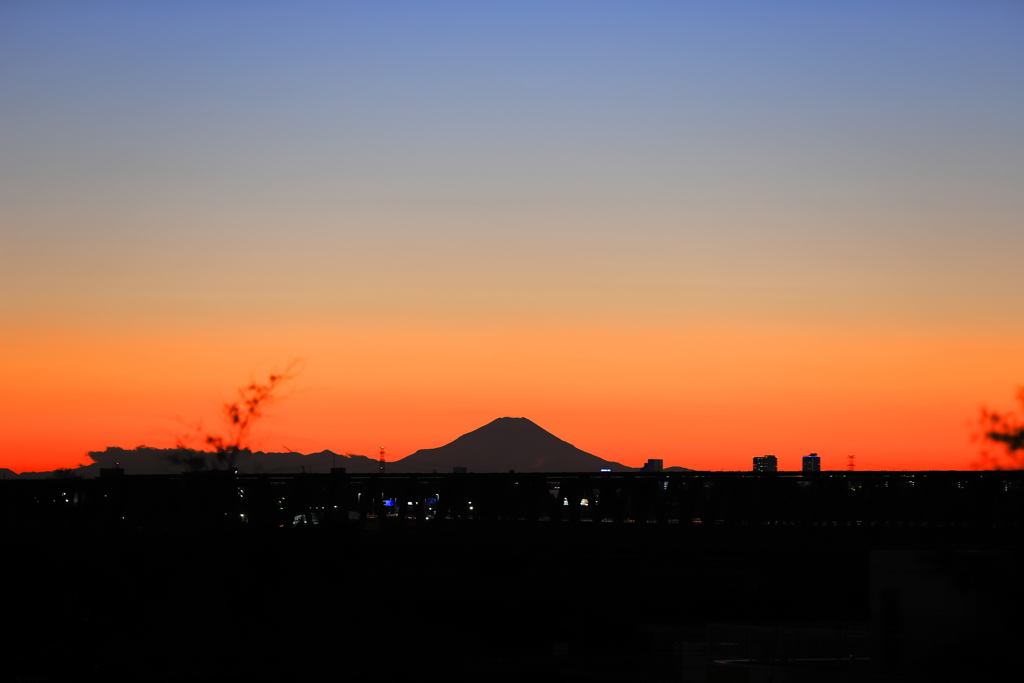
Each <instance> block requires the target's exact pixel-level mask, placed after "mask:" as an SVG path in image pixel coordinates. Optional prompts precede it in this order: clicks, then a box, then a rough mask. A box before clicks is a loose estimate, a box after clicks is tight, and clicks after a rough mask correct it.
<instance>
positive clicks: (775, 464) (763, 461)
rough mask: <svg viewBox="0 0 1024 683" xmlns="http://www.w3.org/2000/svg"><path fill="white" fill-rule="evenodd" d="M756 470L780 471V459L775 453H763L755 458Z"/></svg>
mask: <svg viewBox="0 0 1024 683" xmlns="http://www.w3.org/2000/svg"><path fill="white" fill-rule="evenodd" d="M754 471H755V472H778V471H779V461H778V459H777V458H776V457H775V456H774V455H761V456H756V457H755V458H754Z"/></svg>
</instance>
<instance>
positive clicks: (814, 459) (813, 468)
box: [803, 453, 821, 472]
mask: <svg viewBox="0 0 1024 683" xmlns="http://www.w3.org/2000/svg"><path fill="white" fill-rule="evenodd" d="M803 470H804V472H821V458H819V457H818V454H817V453H811V454H810V455H805V456H804V467H803Z"/></svg>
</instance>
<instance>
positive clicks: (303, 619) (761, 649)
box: [0, 475, 1024, 681]
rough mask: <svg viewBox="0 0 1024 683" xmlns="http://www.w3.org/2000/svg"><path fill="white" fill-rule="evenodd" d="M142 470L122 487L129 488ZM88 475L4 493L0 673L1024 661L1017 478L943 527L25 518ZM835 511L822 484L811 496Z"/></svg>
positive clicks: (270, 673)
mask: <svg viewBox="0 0 1024 683" xmlns="http://www.w3.org/2000/svg"><path fill="white" fill-rule="evenodd" d="M325 476H326V475H325ZM1008 476H1010V479H1008V481H1016V478H1015V477H1016V475H1008ZM131 479H132V478H131V477H127V478H124V479H121V480H119V482H120V483H118V484H116V486H120V487H121V489H120V490H122V491H123V489H124V488H125V487H126V486H128V487H131V486H132V484H131ZM563 479H566V480H567V479H568V477H563ZM1004 479H1005V477H1004ZM724 480H725V479H724V478H723V481H724ZM690 481H691V483H692V481H694V480H692V479H691V480H690ZM1000 481H1003V480H1002V479H1000ZM13 483H15V484H20V483H19V482H13ZM151 483H152V482H150V484H151ZM8 484H11V483H8ZM101 484H102V483H101V482H100V481H98V480H97V482H95V484H88V485H87V484H83V483H79V484H78V485H79V486H80V487H81V488H80V489H79V492H80V493H81V494H82V497H83V499H84V498H85V496H86V494H88V495H92V496H95V495H100V496H102V495H108V496H109V495H113V492H116V491H117V490H118V489H116V488H110V489H109V491H110V492H111V493H107V494H102V493H98V492H99V490H100V489H99V488H97V487H100V486H101ZM74 485H75V484H74V482H71V483H69V482H63V483H60V482H58V483H38V484H33V486H35V488H34V489H29V488H24V487H22V488H20V489H19V490H18V491H17V492H16V493H12V492H11V489H10V488H9V486H5V489H6V491H5V493H4V495H3V496H2V497H0V500H2V501H3V503H4V508H3V510H4V518H3V521H4V528H3V530H4V537H5V540H4V551H3V558H4V559H3V565H4V572H3V576H4V578H5V584H4V589H5V598H4V603H3V604H4V612H3V613H4V623H5V626H7V629H6V631H7V632H8V633H9V634H10V635H9V636H7V637H5V638H4V641H3V647H4V655H3V667H2V676H3V677H4V680H25V681H79V680H81V681H85V680H96V681H100V680H109V681H123V680H157V681H160V680H163V681H172V680H173V681H178V680H210V681H213V680H236V681H249V680H254V681H278V680H281V681H283V680H303V681H319V680H324V681H330V680H356V679H371V680H386V681H397V680H454V681H506V680H509V681H511V680H517V681H518V680H530V679H532V680H536V681H548V680H552V681H553V680H595V681H641V680H644V681H761V680H763V681H769V680H771V681H787V680H788V681H916V680H922V681H928V680H981V679H984V680H1018V678H1019V677H1020V675H1021V674H1024V669H1022V666H1021V659H1020V657H1019V654H1018V653H1019V652H1020V651H1021V644H1022V643H1024V640H1022V637H1024V629H1022V615H1024V600H1022V585H1024V584H1022V581H1021V577H1022V572H1021V569H1022V568H1024V564H1022V559H1021V555H1020V548H1021V540H1022V538H1021V527H1020V524H1019V522H1020V519H1019V510H1020V505H1019V500H1017V497H1018V494H1016V493H1015V492H1014V491H1015V490H1011V489H1012V487H1003V488H998V489H997V488H993V490H992V491H991V492H989V494H988V495H989V496H991V495H992V494H994V493H996V492H998V491H1002V492H1003V493H1007V494H1011V495H1009V497H1007V498H1004V499H1002V500H999V501H997V502H996V503H993V502H992V501H989V500H979V502H978V504H977V505H975V506H973V507H971V506H966V507H964V503H963V501H961V508H962V510H961V512H959V513H957V514H959V515H961V516H963V515H967V516H968V517H969V516H970V515H974V517H972V518H971V520H973V521H957V520H950V519H946V520H945V521H932V522H931V523H928V524H925V522H927V521H928V520H922V519H920V518H918V519H896V518H893V519H891V520H888V521H889V522H891V523H887V520H884V519H881V518H879V519H876V520H874V522H871V521H865V520H861V523H860V524H857V520H853V519H830V520H824V519H820V520H819V519H814V520H813V523H812V520H811V519H810V518H793V517H792V516H791V517H789V518H785V519H782V520H775V521H774V523H773V522H772V521H770V520H767V519H760V518H759V519H758V520H754V521H755V522H756V523H752V520H751V519H746V521H745V522H744V520H743V519H739V518H735V519H733V520H732V521H729V520H727V519H723V520H722V523H720V524H716V523H715V522H714V521H713V520H710V519H709V520H708V521H705V520H701V522H700V523H695V522H694V520H693V519H692V517H690V515H689V514H687V515H685V516H684V517H680V516H678V515H679V514H680V512H681V511H680V510H679V509H675V508H672V506H671V504H668V503H666V506H667V507H663V508H659V509H660V510H661V512H658V514H659V515H660V514H661V513H662V512H664V513H665V514H666V515H673V514H676V515H677V516H676V517H671V516H670V517H668V518H662V519H659V518H658V517H657V516H652V518H651V519H650V520H647V519H643V520H640V521H637V520H636V519H634V520H633V521H632V522H630V521H629V519H631V518H623V517H622V515H620V516H617V517H616V516H611V517H608V518H607V519H609V521H607V522H603V521H601V519H602V517H601V516H600V515H593V514H589V513H592V512H593V511H588V512H585V513H580V511H579V507H580V506H574V507H573V512H572V514H571V515H568V514H567V515H566V516H564V521H561V520H562V519H563V518H559V517H552V516H551V515H550V514H546V513H545V510H548V511H550V510H554V511H558V508H556V507H549V508H544V510H541V516H539V517H538V518H536V519H519V518H518V517H516V518H514V519H513V518H502V516H501V515H497V514H494V515H490V516H488V515H479V514H478V515H475V516H474V517H473V519H469V517H468V516H465V515H453V516H452V517H453V518H452V519H446V518H445V517H446V516H449V515H446V514H438V515H437V516H435V517H434V518H433V519H425V518H424V516H423V515H422V513H421V514H419V515H415V514H411V513H409V512H408V511H406V513H404V514H403V515H401V516H394V517H388V516H386V514H385V515H375V514H372V511H371V512H370V513H369V514H368V513H367V511H366V510H363V511H362V512H360V511H359V510H358V509H356V510H346V511H344V512H345V513H346V514H344V515H328V514H325V515H324V516H323V517H322V518H320V519H319V522H318V523H317V524H312V523H309V524H305V523H302V522H303V521H304V520H305V519H306V517H304V516H303V515H300V514H293V513H294V512H295V510H294V509H289V510H284V511H282V514H283V515H284V516H283V517H281V520H284V519H288V520H290V522H291V523H289V524H286V525H284V526H282V525H281V524H276V523H275V524H271V523H269V522H270V521H274V522H278V521H281V520H278V519H276V518H275V519H274V520H269V519H268V520H265V523H262V524H255V523H241V522H238V523H236V522H234V521H233V520H232V521H231V523H227V524H225V523H223V521H222V520H221V519H220V518H219V517H218V518H217V519H214V517H210V516H207V518H206V521H207V522H209V523H207V524H203V523H202V519H201V516H193V517H191V518H189V522H188V524H181V525H167V524H163V525H155V524H153V525H150V526H146V525H145V524H138V525H134V526H133V525H130V524H124V525H120V524H118V523H116V521H117V520H116V519H115V518H108V517H104V516H103V515H109V513H110V509H108V508H102V507H97V508H96V509H95V510H94V512H95V514H96V515H99V517H96V516H95V515H94V516H93V517H88V518H86V517H81V518H76V517H75V515H74V514H72V513H71V512H65V509H67V510H71V509H72V508H74V507H75V504H74V503H62V505H64V507H60V506H59V505H57V507H53V506H54V505H56V503H55V502H50V503H47V505H49V506H50V507H48V508H47V507H45V506H43V507H40V508H39V509H38V512H39V514H38V515H36V516H33V514H29V513H26V512H25V509H26V508H25V505H28V503H27V502H26V501H28V500H29V499H32V498H36V499H37V498H39V496H40V495H43V494H41V493H40V492H45V491H49V490H50V489H53V491H51V493H68V492H69V491H71V490H72V487H73V486H74ZM147 485H149V484H147ZM231 485H232V487H234V483H232V484H231ZM722 485H723V486H726V487H727V486H729V484H722ZM90 486H91V487H92V488H91V489H90V488H89V487H90ZM102 486H111V483H110V482H109V481H108V482H106V484H102ZM203 486H205V484H204V485H203ZM545 486H547V484H545ZM1000 486H1002V485H1000ZM47 487H49V488H47ZM218 487H219V485H217V486H213V487H212V488H209V489H202V490H204V491H207V492H209V491H210V490H220V489H219V488H218ZM58 488H63V489H64V490H63V491H57V489H58ZM699 488H700V490H701V491H704V490H705V487H704V486H703V485H702V486H700V487H699ZM1004 489H1005V490H1004ZM233 490H234V489H233ZM661 490H662V491H666V492H667V491H668V490H669V488H668V487H663V488H662V489H661ZM843 490H849V488H848V487H847V488H846V489H843ZM919 490H920V488H919ZM958 490H959V489H958ZM588 491H592V489H588ZM26 492H27V493H26ZM856 492H859V491H854V493H856ZM203 495H205V494H203ZM346 495H348V494H346ZM356 495H357V500H359V498H358V493H357V494H356ZM443 495H444V496H448V495H450V494H448V493H445V494H443ZM588 495H593V494H592V493H590V494H588ZM914 495H917V494H914ZM26 496H27V497H26ZM285 497H286V498H287V496H285ZM407 497H408V496H407ZM44 498H45V496H44ZM783 498H785V497H783ZM954 498H955V496H954ZM983 498H984V497H983ZM54 500H55V501H57V500H60V499H59V498H54ZM107 500H110V499H109V498H108V499H107ZM225 500H227V499H225ZM360 502H361V500H360ZM406 502H409V501H406ZM784 502H785V501H784V500H783V502H780V503H779V505H783V503H784ZM206 503H209V506H207V507H205V508H204V507H203V500H200V499H193V500H192V501H191V503H190V505H191V507H192V508H195V509H203V510H206V512H207V513H209V512H210V510H213V509H215V508H216V505H218V504H220V503H217V504H214V503H211V502H210V501H206ZM35 504H37V505H41V506H42V503H38V501H37V502H36V503H35ZM234 504H235V503H232V505H234ZM694 504H696V503H694ZM705 504H706V501H705ZM786 504H787V505H789V508H787V509H789V510H790V511H791V512H793V513H794V514H797V513H800V510H799V509H797V508H794V507H793V506H792V505H791V504H790V503H786ZM835 504H836V503H835V502H834V501H833V502H831V503H829V502H826V501H824V500H823V501H822V502H821V503H820V505H821V506H824V507H820V506H819V507H818V508H816V511H821V510H824V509H827V508H828V506H829V505H833V506H834V505H835ZM929 505H931V506H932V507H930V508H929V509H933V508H934V509H935V510H941V509H942V506H941V505H939V504H938V503H934V504H933V503H929ZM210 506H212V507H210ZM979 506H980V507H979ZM277 507H278V508H281V507H283V506H277ZM315 507H321V506H315ZM474 507H477V506H476V505H475V506H474ZM561 507H562V508H563V509H564V508H565V507H568V506H565V505H564V504H563V505H562V506H561ZM587 507H592V506H587ZM656 508H657V506H655V507H654V508H650V509H656ZM128 509H135V510H136V511H137V510H138V509H140V508H139V507H138V504H137V505H136V507H135V508H128ZM216 509H218V510H219V508H216ZM608 509H610V508H608ZM780 509H781V508H780ZM45 510H49V511H50V513H47V514H48V515H49V516H47V514H43V513H44V512H45ZM673 510H675V512H673ZM892 510H896V512H897V514H908V510H911V508H906V507H899V506H898V505H897V506H896V507H894V508H892ZM979 510H981V511H980V512H979ZM279 511H280V510H279ZM476 511H477V510H474V512H476ZM776 511H777V510H776ZM863 511H864V510H863V509H860V510H858V511H857V513H858V514H861V513H863ZM993 511H994V512H993ZM30 512H31V511H30ZM308 512H309V513H310V516H309V517H308V519H310V520H311V521H312V511H308ZM438 512H443V511H441V510H438ZM621 512H622V514H623V515H624V514H635V512H630V511H629V510H626V508H623V511H621ZM804 512H806V510H805V511H804ZM100 513H102V514H100ZM349 513H353V514H349ZM204 514H205V513H204ZM232 514H236V513H235V512H234V511H233V512H232ZM237 514H242V513H237ZM217 515H219V516H220V517H222V516H223V515H222V514H221V513H220V512H218V513H217ZM979 515H980V516H979ZM985 515H988V516H989V517H990V518H984V517H985ZM993 515H994V516H993ZM126 516H127V515H126ZM296 517H298V518H299V520H298V521H299V522H300V523H299V524H296V523H295V520H296ZM588 517H589V519H588ZM812 517H813V515H812ZM542 518H543V519H545V520H548V521H541V519H542ZM97 519H99V520H100V522H97V521H96V520H97ZM83 520H84V521H83ZM826 521H828V522H829V523H828V524H826V523H825V522H826ZM670 522H671V523H670ZM819 522H820V523H819Z"/></svg>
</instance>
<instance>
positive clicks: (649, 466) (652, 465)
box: [640, 458, 665, 472]
mask: <svg viewBox="0 0 1024 683" xmlns="http://www.w3.org/2000/svg"><path fill="white" fill-rule="evenodd" d="M640 469H642V470H643V471H645V472H661V471H662V470H663V469H665V461H664V460H661V459H657V458H648V459H647V462H645V463H644V466H643V467H642V468H640Z"/></svg>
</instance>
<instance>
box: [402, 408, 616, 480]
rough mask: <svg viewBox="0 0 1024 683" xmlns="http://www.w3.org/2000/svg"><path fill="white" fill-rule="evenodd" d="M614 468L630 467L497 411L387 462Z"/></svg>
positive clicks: (500, 468)
mask: <svg viewBox="0 0 1024 683" xmlns="http://www.w3.org/2000/svg"><path fill="white" fill-rule="evenodd" d="M453 467H465V468H466V470H467V471H469V472H508V471H509V470H515V471H516V472H597V471H599V470H601V469H604V468H606V469H611V470H612V471H613V472H629V471H631V470H633V468H631V467H626V466H625V465H622V464H620V463H617V462H610V461H608V460H604V459H602V458H599V457H597V456H596V455H591V454H590V453H587V452H586V451H582V450H580V449H579V448H576V447H575V446H573V445H572V444H571V443H567V442H565V441H562V440H561V439H559V438H558V437H557V436H555V435H554V434H552V433H551V432H549V431H547V430H545V429H544V428H542V427H540V426H539V425H537V424H536V423H534V422H532V421H530V420H528V419H526V418H525V417H499V418H498V419H497V420H495V421H493V422H490V423H488V424H485V425H484V426H483V427H480V428H479V429H475V430H473V431H471V432H469V433H468V434H463V435H462V436H460V437H459V438H457V439H455V441H452V442H451V443H449V444H446V445H444V446H441V447H439V448H423V449H420V450H418V451H416V452H415V453H413V454H412V455H410V456H408V457H405V458H402V459H401V460H396V461H395V462H393V463H388V471H391V472H432V471H434V470H436V471H438V472H451V471H452V468H453Z"/></svg>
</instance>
